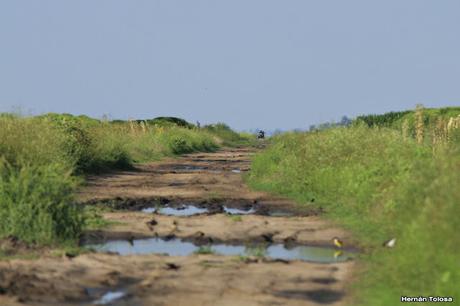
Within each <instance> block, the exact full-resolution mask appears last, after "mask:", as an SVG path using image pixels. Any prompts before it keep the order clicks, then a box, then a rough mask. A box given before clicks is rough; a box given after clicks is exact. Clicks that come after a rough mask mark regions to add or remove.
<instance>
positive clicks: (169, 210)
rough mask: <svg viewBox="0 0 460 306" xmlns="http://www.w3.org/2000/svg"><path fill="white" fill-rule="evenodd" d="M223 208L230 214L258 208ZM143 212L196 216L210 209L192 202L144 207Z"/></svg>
mask: <svg viewBox="0 0 460 306" xmlns="http://www.w3.org/2000/svg"><path fill="white" fill-rule="evenodd" d="M222 209H223V211H224V212H225V213H227V214H230V215H249V214H254V213H255V212H256V210H255V209H254V208H252V207H250V208H248V209H241V208H232V207H227V206H225V205H224V206H222ZM142 212H144V213H150V214H151V213H157V214H160V215H166V216H183V217H185V216H194V215H200V214H204V213H208V212H209V209H207V208H202V207H197V206H194V205H192V204H184V205H179V206H175V207H170V206H163V207H148V208H144V209H142Z"/></svg>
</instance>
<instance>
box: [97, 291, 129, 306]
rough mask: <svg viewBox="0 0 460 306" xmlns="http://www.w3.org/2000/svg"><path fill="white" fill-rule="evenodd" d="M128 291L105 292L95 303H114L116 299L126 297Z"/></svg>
mask: <svg viewBox="0 0 460 306" xmlns="http://www.w3.org/2000/svg"><path fill="white" fill-rule="evenodd" d="M125 295H126V293H124V292H122V291H115V292H112V291H109V292H107V293H106V294H104V295H103V296H102V297H101V298H100V299H99V300H97V301H95V302H94V303H93V304H95V305H107V304H109V303H112V302H113V301H115V300H118V299H121V298H122V297H124V296H125Z"/></svg>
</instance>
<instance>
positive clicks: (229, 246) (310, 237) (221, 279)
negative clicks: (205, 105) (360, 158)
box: [0, 149, 355, 306]
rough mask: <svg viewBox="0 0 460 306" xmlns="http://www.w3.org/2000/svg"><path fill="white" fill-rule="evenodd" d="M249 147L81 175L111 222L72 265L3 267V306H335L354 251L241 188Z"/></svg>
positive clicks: (315, 214) (333, 230) (278, 202)
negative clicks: (104, 173) (122, 169)
mask: <svg viewBox="0 0 460 306" xmlns="http://www.w3.org/2000/svg"><path fill="white" fill-rule="evenodd" d="M251 154H253V152H252V151H251V150H248V149H228V150H222V151H219V152H217V153H207V154H203V153H200V154H191V155H188V156H184V157H181V158H177V159H171V160H165V161H161V162H154V163H148V164H143V165H139V166H138V167H137V168H136V169H135V170H133V171H123V172H114V173H110V174H106V175H101V176H95V177H90V178H89V179H88V182H87V185H86V186H85V187H84V188H82V190H81V191H80V194H79V196H78V197H79V202H81V205H96V206H98V207H103V208H105V209H104V212H103V217H104V219H106V220H108V221H110V222H109V224H110V225H109V226H108V227H105V228H104V229H102V230H94V231H88V232H86V233H85V235H84V237H82V239H81V244H82V245H85V246H87V247H88V248H91V249H92V250H93V251H92V252H89V253H87V254H83V255H79V256H76V257H71V256H70V257H69V256H63V257H56V256H52V255H51V254H44V255H42V256H41V257H40V258H39V259H36V260H9V261H1V262H0V305H11V306H19V305H40V306H42V305H43V306H44V305H47V306H48V305H120V306H121V305H130V306H136V305H139V306H142V305H146V306H149V305H165V306H174V305H187V306H193V305H197V306H198V305H200V306H201V305H213V306H214V305H229V306H236V305H343V304H345V302H346V300H347V297H348V296H347V294H346V292H347V286H348V285H349V281H350V278H351V271H352V269H353V266H354V261H353V255H354V252H355V250H353V248H345V249H343V250H337V249H335V248H334V247H333V246H332V244H331V239H332V238H333V237H336V236H337V237H340V238H341V239H343V240H344V241H346V242H348V241H350V239H351V238H350V237H349V236H348V235H347V233H346V232H344V231H343V230H341V229H339V228H337V227H334V226H333V225H331V224H329V223H328V222H326V221H324V220H323V219H321V217H320V214H321V212H320V211H317V210H313V209H301V208H299V207H298V206H296V205H295V204H294V203H292V202H290V201H288V200H285V199H282V198H277V197H273V196H270V195H268V194H266V193H262V192H254V191H251V190H249V188H248V187H247V186H245V185H244V183H243V175H244V173H245V172H246V171H248V170H249V169H250V156H251Z"/></svg>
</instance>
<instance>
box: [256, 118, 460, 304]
mask: <svg viewBox="0 0 460 306" xmlns="http://www.w3.org/2000/svg"><path fill="white" fill-rule="evenodd" d="M457 132H458V131H457ZM453 138H454V137H453ZM459 147H460V143H459V142H458V141H455V140H451V141H449V142H448V143H444V144H443V146H442V147H440V148H439V149H438V150H435V151H433V148H432V147H431V143H429V144H427V143H425V142H423V143H422V144H418V143H417V141H416V140H415V139H414V138H412V137H409V138H407V137H404V136H403V135H402V133H401V132H400V131H398V130H397V129H390V128H379V127H374V128H369V127H367V126H364V125H355V126H353V127H350V128H337V129H330V130H325V131H320V132H312V133H288V134H284V135H281V136H277V137H276V138H275V139H273V143H272V145H271V146H270V147H269V148H268V149H267V150H266V151H264V152H262V153H260V154H258V155H257V156H256V157H255V158H254V160H253V164H252V170H251V173H250V174H249V176H248V177H247V179H248V182H249V183H250V185H251V186H252V187H254V188H257V189H261V190H267V191H275V192H277V193H279V194H283V195H286V196H289V197H292V198H294V199H296V200H297V201H298V202H300V203H303V204H304V205H315V206H321V207H322V208H324V210H325V211H326V215H327V216H329V217H330V218H332V219H334V220H336V221H337V222H339V223H340V224H342V225H343V226H344V227H346V228H348V229H350V230H351V231H353V232H354V234H355V237H356V238H358V239H359V240H360V241H362V243H363V244H364V245H365V246H366V249H367V250H368V251H367V253H366V255H364V263H365V265H366V269H365V272H364V273H363V274H362V275H361V278H360V281H358V283H357V287H356V291H355V292H356V296H357V297H358V295H359V298H357V299H356V301H354V305H355V304H362V305H396V304H398V303H399V300H400V296H401V295H408V296H419V295H452V296H460V289H459V287H458V286H457V285H458V283H460V261H458V258H457V255H458V254H459V253H460V240H459V239H458V232H459V229H460V227H459V222H458V221H457V220H456V219H455V217H454V216H457V215H459V214H460V206H459V205H458V203H459V202H460V192H459V188H458V186H460V185H459V183H460V151H459ZM392 237H396V238H397V245H396V247H395V248H394V249H387V248H384V247H382V242H383V241H385V240H386V239H389V238H392Z"/></svg>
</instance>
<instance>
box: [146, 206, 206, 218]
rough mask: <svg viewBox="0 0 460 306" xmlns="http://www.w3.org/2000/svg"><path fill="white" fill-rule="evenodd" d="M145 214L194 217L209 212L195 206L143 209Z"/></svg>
mask: <svg viewBox="0 0 460 306" xmlns="http://www.w3.org/2000/svg"><path fill="white" fill-rule="evenodd" d="M142 212H144V213H154V212H156V213H158V214H161V215H166V216H193V215H199V214H204V213H207V212H208V209H206V208H199V207H196V206H193V205H182V206H178V207H169V206H166V207H158V208H157V207H149V208H144V209H142Z"/></svg>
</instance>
